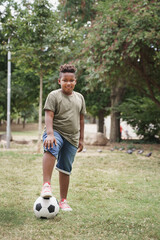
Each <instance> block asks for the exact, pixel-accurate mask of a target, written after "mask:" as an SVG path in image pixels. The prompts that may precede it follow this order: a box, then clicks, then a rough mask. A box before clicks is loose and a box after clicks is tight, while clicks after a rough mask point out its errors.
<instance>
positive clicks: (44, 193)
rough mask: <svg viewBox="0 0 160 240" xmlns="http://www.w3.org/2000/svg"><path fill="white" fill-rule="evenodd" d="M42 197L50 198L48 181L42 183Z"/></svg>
mask: <svg viewBox="0 0 160 240" xmlns="http://www.w3.org/2000/svg"><path fill="white" fill-rule="evenodd" d="M41 197H42V198H50V197H52V190H51V185H50V183H48V182H46V183H44V184H43V187H42V191H41Z"/></svg>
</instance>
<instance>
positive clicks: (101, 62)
mask: <svg viewBox="0 0 160 240" xmlns="http://www.w3.org/2000/svg"><path fill="white" fill-rule="evenodd" d="M157 4H158V1H145V2H144V1H137V0H136V1H129V2H127V1H124V0H120V1H118V0H115V1H105V2H99V7H98V10H99V14H97V17H96V19H95V21H93V23H92V26H91V28H90V31H89V34H88V35H87V38H86V41H85V54H86V60H87V59H88V60H87V62H88V69H89V72H90V79H92V75H93V72H94V73H95V75H97V76H98V77H97V82H98V81H99V79H102V78H103V79H105V81H106V84H107V85H108V86H110V88H111V89H112V91H111V93H112V95H111V98H112V100H113V97H114V96H115V97H116V96H117V95H119V97H121V98H120V102H121V101H122V97H123V96H122V93H124V92H125V88H126V87H127V85H131V86H133V87H134V88H137V89H138V90H139V91H141V92H143V94H145V95H146V96H147V97H150V98H151V99H152V100H153V101H154V102H155V103H156V104H158V105H159V99H158V98H157V97H156V96H157V92H158V91H159V90H158V89H160V88H159V87H160V85H159V81H158V75H159V70H160V65H159V57H160V54H159V49H158V42H159V32H158V29H159V28H160V23H159V18H158V11H159V10H158V8H157ZM115 92H116V94H115ZM119 97H118V98H119ZM111 102H112V103H114V102H115V104H116V106H117V104H120V102H117V101H111ZM116 106H115V105H114V104H113V105H111V109H115V107H116ZM114 111H115V110H114ZM117 114H118V118H119V113H118V112H117ZM114 118H116V119H117V116H116V114H115V116H114ZM116 119H114V122H116ZM112 121H113V120H112ZM113 126H114V127H113ZM116 126H117V127H116V128H118V131H117V130H115V125H114V124H113V125H112V124H111V140H112V141H116V140H117V139H119V135H118V132H119V122H118V121H117V124H116ZM113 132H117V133H116V134H114V137H113V139H112V133H113Z"/></svg>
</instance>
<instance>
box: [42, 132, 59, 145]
mask: <svg viewBox="0 0 160 240" xmlns="http://www.w3.org/2000/svg"><path fill="white" fill-rule="evenodd" d="M53 143H54V144H55V145H56V146H57V141H56V138H55V136H54V135H53V134H48V136H47V138H46V139H45V141H44V147H45V148H47V147H48V148H53Z"/></svg>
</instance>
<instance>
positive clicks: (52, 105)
mask: <svg viewBox="0 0 160 240" xmlns="http://www.w3.org/2000/svg"><path fill="white" fill-rule="evenodd" d="M43 109H44V110H50V111H52V112H55V110H56V98H55V96H54V94H53V93H50V94H49V95H48V97H47V98H46V102H45V104H44V108H43Z"/></svg>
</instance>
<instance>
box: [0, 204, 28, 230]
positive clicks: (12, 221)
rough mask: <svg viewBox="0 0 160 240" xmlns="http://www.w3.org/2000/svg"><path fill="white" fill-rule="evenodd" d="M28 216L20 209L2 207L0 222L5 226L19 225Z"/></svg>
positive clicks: (0, 209)
mask: <svg viewBox="0 0 160 240" xmlns="http://www.w3.org/2000/svg"><path fill="white" fill-rule="evenodd" d="M26 218H27V216H26V215H25V214H24V213H23V212H21V211H20V210H18V209H12V208H5V207H4V206H3V208H2V207H1V208H0V224H1V225H3V226H17V225H22V224H24V222H25V219H26Z"/></svg>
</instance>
